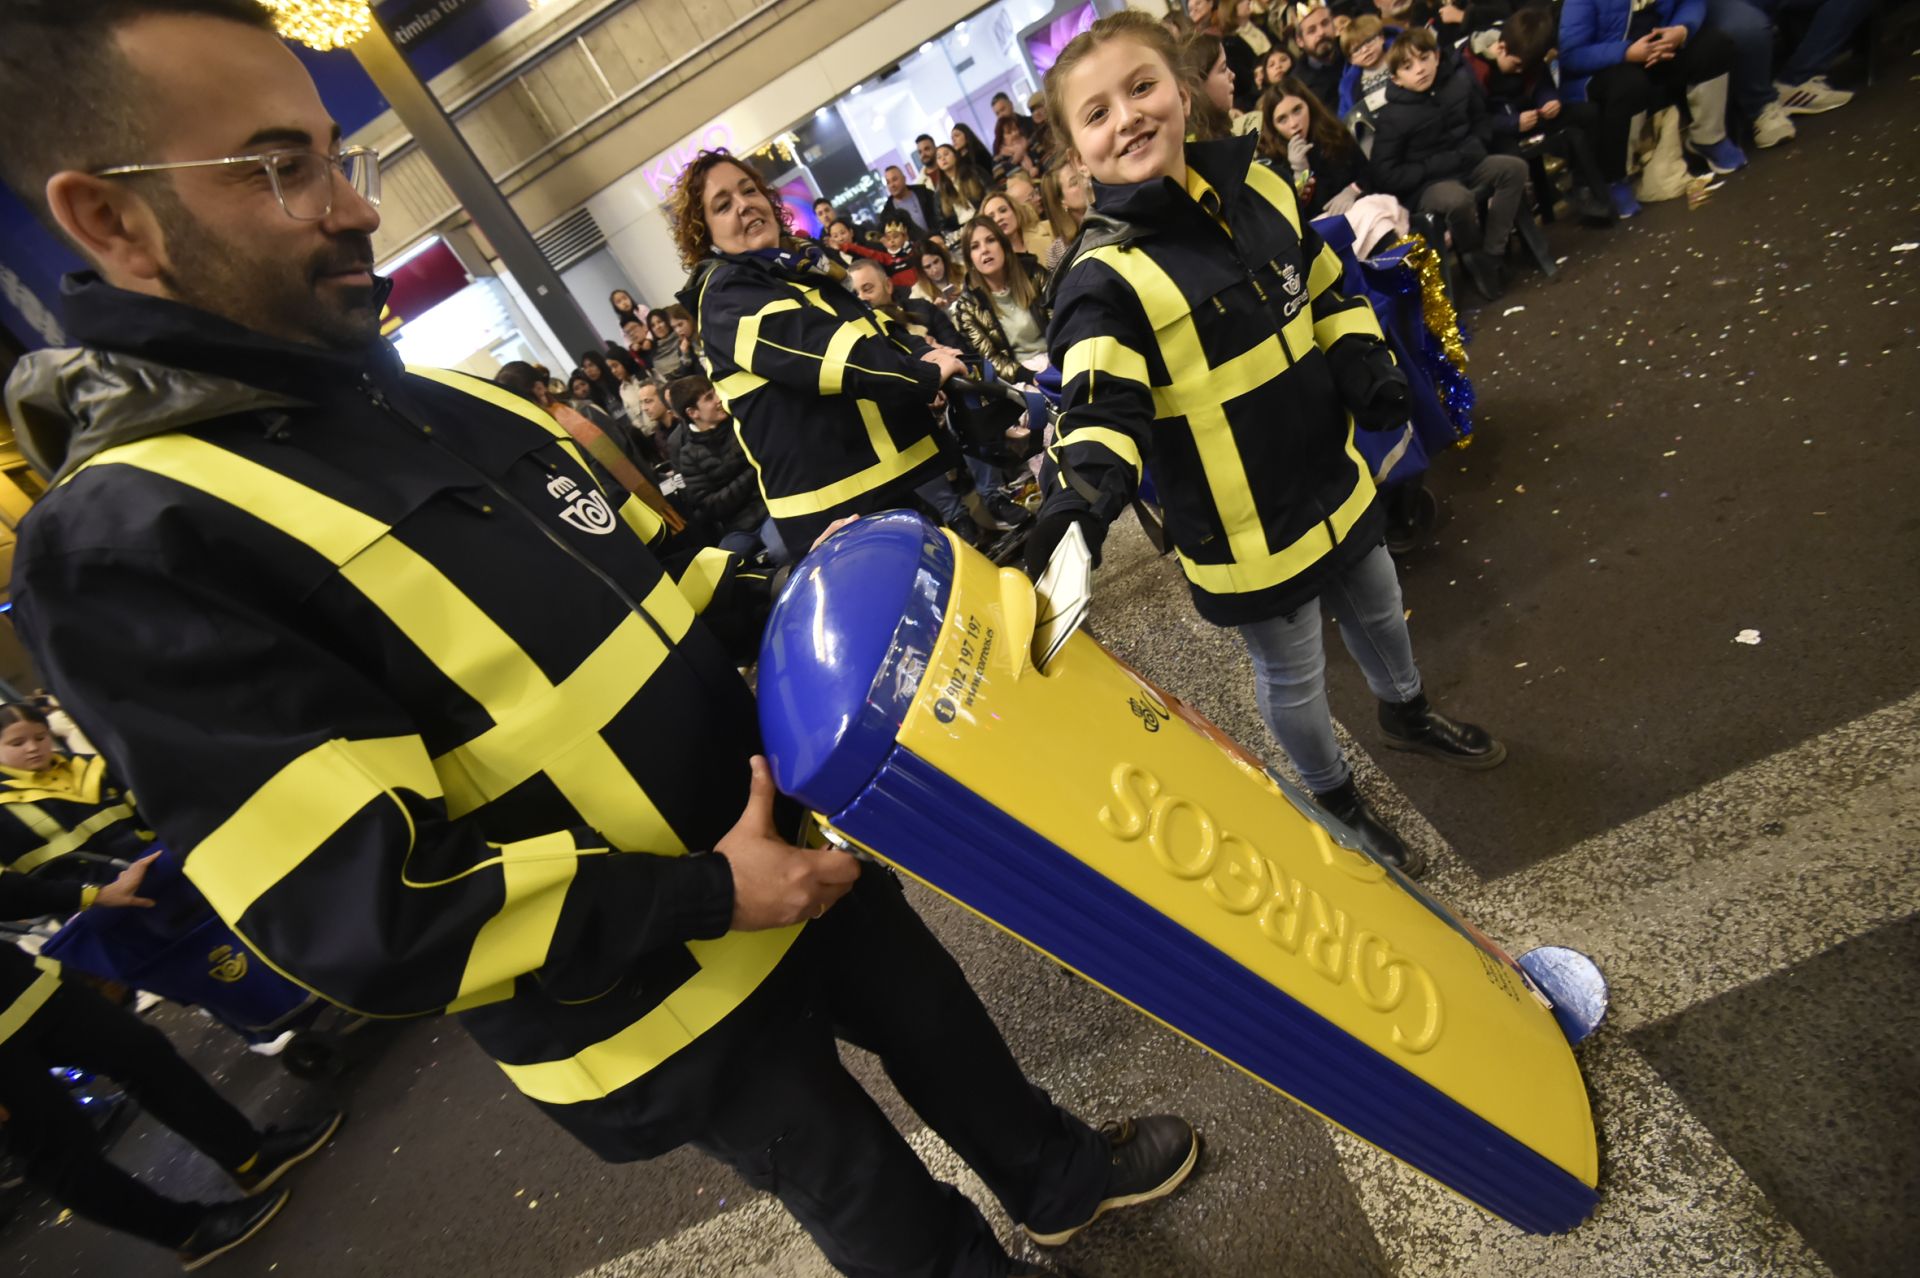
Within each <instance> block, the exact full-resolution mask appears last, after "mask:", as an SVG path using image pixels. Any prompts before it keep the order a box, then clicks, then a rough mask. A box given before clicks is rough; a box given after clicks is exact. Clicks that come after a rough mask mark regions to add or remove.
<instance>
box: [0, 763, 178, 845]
mask: <svg viewBox="0 0 1920 1278" xmlns="http://www.w3.org/2000/svg"><path fill="white" fill-rule="evenodd" d="M152 841H153V833H152V832H151V831H149V830H143V829H141V828H140V821H139V818H138V815H137V814H136V813H135V812H134V810H133V796H132V795H130V794H127V793H126V792H125V791H123V790H121V788H120V787H119V785H117V784H116V783H115V782H114V780H113V778H112V777H111V776H109V775H108V773H107V761H106V760H105V759H103V758H101V757H100V756H99V755H75V756H73V757H72V758H68V757H67V756H65V755H55V756H54V758H53V762H52V763H49V764H48V765H47V766H46V767H44V768H42V769H41V770H40V771H38V772H22V771H21V770H20V769H18V768H5V767H0V869H7V870H14V871H17V872H18V873H21V874H31V873H33V872H34V871H35V870H37V869H39V868H40V867H41V866H43V865H48V864H51V863H53V862H55V861H58V860H59V859H60V858H62V857H64V856H68V855H70V854H72V853H74V852H91V853H94V854H95V855H98V856H110V857H115V858H118V859H120V860H124V861H131V860H133V859H135V858H137V857H139V856H141V855H143V854H144V853H145V852H146V849H147V845H148V844H149V843H151V842H152Z"/></svg>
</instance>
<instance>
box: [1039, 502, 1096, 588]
mask: <svg viewBox="0 0 1920 1278" xmlns="http://www.w3.org/2000/svg"><path fill="white" fill-rule="evenodd" d="M1075 524H1079V525H1080V531H1081V532H1082V533H1083V534H1084V535H1085V536H1086V539H1087V549H1088V550H1090V551H1092V552H1093V566H1094V567H1095V568H1098V567H1099V566H1100V546H1101V543H1102V542H1104V541H1106V539H1107V526H1106V525H1105V524H1103V523H1101V522H1100V521H1099V520H1098V519H1095V518H1094V517H1093V514H1092V512H1091V511H1089V510H1088V509H1087V508H1086V507H1085V506H1078V505H1052V504H1049V505H1047V506H1044V507H1042V508H1041V510H1040V517H1039V518H1038V519H1036V520H1035V521H1034V524H1033V531H1032V532H1031V533H1028V534H1027V576H1029V577H1031V578H1033V579H1034V580H1035V581H1038V580H1040V574H1041V573H1043V572H1045V571H1046V570H1047V562H1048V561H1049V560H1051V559H1052V558H1053V552H1054V550H1055V549H1057V548H1058V547H1059V545H1060V540H1061V538H1063V537H1065V536H1066V535H1067V530H1068V529H1069V528H1071V527H1073V526H1074V525H1075Z"/></svg>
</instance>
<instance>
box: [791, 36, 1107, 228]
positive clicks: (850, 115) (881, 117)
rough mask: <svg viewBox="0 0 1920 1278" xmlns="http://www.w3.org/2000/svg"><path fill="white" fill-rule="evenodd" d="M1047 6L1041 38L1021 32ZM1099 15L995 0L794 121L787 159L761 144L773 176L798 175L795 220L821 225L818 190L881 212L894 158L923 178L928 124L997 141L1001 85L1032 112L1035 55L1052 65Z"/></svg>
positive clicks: (943, 132)
mask: <svg viewBox="0 0 1920 1278" xmlns="http://www.w3.org/2000/svg"><path fill="white" fill-rule="evenodd" d="M1081 10H1084V13H1082V12H1081ZM1049 16H1052V18H1053V21H1052V22H1050V23H1049V24H1048V25H1047V26H1046V27H1045V28H1043V29H1042V31H1041V32H1038V33H1036V34H1035V36H1034V38H1032V39H1029V40H1026V41H1023V40H1022V39H1021V35H1020V33H1021V31H1022V30H1023V29H1025V28H1028V27H1030V26H1033V25H1034V24H1036V23H1039V22H1040V21H1041V20H1042V19H1046V18H1048V17H1049ZM1093 16H1094V5H1093V2H1092V0H1085V2H1084V3H1083V4H1081V5H1080V6H1079V7H1078V8H1076V9H1074V10H1072V11H1068V10H1065V9H1063V8H1062V7H1061V6H1060V5H1059V4H1057V3H1054V0H998V2H997V3H995V4H992V5H989V6H987V7H986V8H985V9H982V10H980V11H979V12H978V13H975V14H974V15H973V16H971V17H970V18H968V19H966V20H965V21H963V22H958V23H955V24H954V26H953V27H951V28H950V29H949V30H947V31H945V32H942V33H941V34H940V35H937V36H935V37H934V38H933V39H931V40H928V41H926V42H925V43H924V44H922V45H921V46H920V47H919V48H918V49H917V50H915V51H914V52H913V53H911V54H909V55H907V56H906V57H904V58H902V59H900V60H899V61H898V62H897V63H894V64H892V65H890V66H887V67H884V68H881V69H880V70H879V71H878V72H876V73H875V74H874V75H872V76H869V77H868V78H867V79H866V80H864V81H862V82H861V83H860V84H857V85H855V86H854V87H853V89H852V90H851V91H850V92H848V93H846V94H844V95H843V96H841V97H840V98H838V99H837V100H835V101H833V102H829V103H826V104H825V105H823V106H820V107H818V108H817V109H816V110H814V111H813V112H812V113H811V114H810V115H808V116H806V117H805V118H803V119H801V120H798V121H796V122H795V123H794V124H793V126H792V128H791V129H789V130H788V131H787V132H786V133H784V134H782V135H781V138H780V139H779V140H778V141H777V143H776V145H778V146H781V147H783V148H784V149H785V153H786V154H788V155H790V157H791V158H790V159H785V160H783V159H781V157H780V156H777V155H775V156H770V155H769V154H768V152H767V151H765V150H764V149H763V150H762V151H761V152H757V153H756V155H757V156H758V158H759V159H760V160H761V162H762V164H763V166H764V167H765V169H766V171H767V173H768V175H769V176H771V177H773V178H774V184H775V185H776V186H786V185H788V184H794V185H795V187H796V189H795V191H794V192H793V194H794V195H797V196H799V198H798V199H790V200H789V204H790V205H791V206H792V207H793V210H794V215H795V216H794V224H795V226H797V227H799V228H800V229H802V230H805V231H807V232H808V233H809V234H817V233H818V232H819V231H820V230H821V229H822V228H821V227H820V226H819V225H818V223H817V221H816V220H815V218H814V216H813V210H812V207H811V204H812V200H813V199H814V198H815V197H816V196H817V197H823V198H825V199H827V200H829V201H831V202H832V204H833V206H834V207H835V208H836V209H839V210H840V212H841V213H842V214H845V215H847V216H849V217H851V218H853V219H854V220H855V221H868V222H872V221H875V220H876V219H877V218H878V217H879V215H880V213H881V211H882V210H883V209H884V208H885V206H886V183H885V182H884V181H883V180H882V177H881V175H882V174H883V173H884V172H885V171H886V168H887V166H888V165H891V164H897V165H899V166H900V167H901V168H902V169H903V170H905V172H906V174H907V180H908V181H910V182H917V181H919V180H920V179H921V166H920V155H919V151H918V149H917V148H916V147H915V145H914V139H915V138H916V137H918V136H919V135H920V134H922V133H926V134H931V135H932V137H933V139H934V141H936V142H939V143H945V142H947V141H949V140H950V135H951V134H952V132H953V127H954V125H956V124H966V125H967V126H969V127H970V128H972V129H973V131H974V132H975V133H977V134H978V135H979V136H980V138H981V140H982V141H984V142H985V143H987V144H988V145H989V146H991V145H992V143H993V128H994V115H993V105H992V103H993V96H994V94H996V93H1005V94H1006V95H1007V96H1008V97H1010V98H1012V99H1013V103H1014V109H1015V110H1016V111H1018V112H1020V113H1021V114H1022V115H1025V114H1026V113H1027V99H1028V98H1030V97H1031V96H1032V95H1033V94H1034V92H1035V91H1036V90H1037V89H1038V88H1039V80H1038V77H1037V76H1036V75H1035V74H1034V71H1033V69H1032V67H1031V66H1030V65H1029V57H1031V58H1032V59H1034V65H1038V66H1039V67H1040V68H1041V69H1042V70H1044V68H1045V67H1046V66H1050V65H1052V60H1053V56H1055V55H1057V52H1058V49H1057V47H1056V46H1058V45H1064V43H1065V40H1066V39H1071V38H1072V35H1074V34H1077V33H1078V32H1079V31H1083V30H1085V29H1086V27H1087V26H1088V25H1091V23H1092V21H1093ZM1023 43H1024V44H1025V45H1026V46H1027V47H1026V49H1025V50H1024V51H1023V48H1022V45H1023ZM769 159H773V160H774V162H773V163H767V161H768V160H769ZM802 192H804V194H802Z"/></svg>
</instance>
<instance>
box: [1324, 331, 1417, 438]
mask: <svg viewBox="0 0 1920 1278" xmlns="http://www.w3.org/2000/svg"><path fill="white" fill-rule="evenodd" d="M1327 360H1328V363H1329V364H1331V365H1332V367H1333V384H1334V387H1335V389H1337V390H1338V391H1339V392H1340V402H1341V403H1343V404H1345V405H1346V407H1347V411H1348V412H1350V413H1352V414H1353V424H1354V425H1355V426H1358V427H1359V428H1360V429H1361V430H1394V429H1397V428H1398V427H1401V426H1404V425H1405V424H1406V421H1407V418H1408V417H1409V416H1410V415H1411V403H1412V401H1411V399H1410V398H1409V396H1408V390H1407V375H1406V374H1405V373H1403V372H1401V371H1400V367H1399V365H1397V364H1395V363H1394V362H1393V352H1392V351H1390V350H1388V349H1387V345H1386V343H1385V342H1376V341H1371V340H1368V339H1366V338H1362V337H1359V336H1356V335H1349V336H1347V337H1344V338H1342V339H1340V341H1339V342H1337V343H1335V345H1334V348H1333V350H1331V351H1329V352H1328V356H1327Z"/></svg>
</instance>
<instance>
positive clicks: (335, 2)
mask: <svg viewBox="0 0 1920 1278" xmlns="http://www.w3.org/2000/svg"><path fill="white" fill-rule="evenodd" d="M260 3H261V4H262V5H264V6H266V8H267V11H268V12H269V13H271V14H273V25H274V29H275V30H277V31H278V32H279V33H280V34H281V35H282V36H284V37H286V38H287V39H289V40H298V41H299V42H300V43H301V44H304V45H306V46H307V47H308V48H310V49H320V50H323V51H324V50H327V49H344V48H346V47H347V46H348V45H350V44H352V43H353V42H354V41H356V40H359V39H360V38H362V37H363V36H365V35H366V34H367V32H369V31H371V30H372V29H373V9H372V8H371V6H369V5H368V3H367V0H260Z"/></svg>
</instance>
